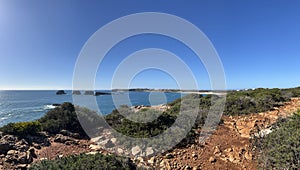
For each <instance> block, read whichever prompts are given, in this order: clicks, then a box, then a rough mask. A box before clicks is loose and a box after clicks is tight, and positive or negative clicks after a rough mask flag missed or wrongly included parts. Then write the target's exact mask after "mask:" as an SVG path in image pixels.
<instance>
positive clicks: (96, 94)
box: [95, 92, 111, 96]
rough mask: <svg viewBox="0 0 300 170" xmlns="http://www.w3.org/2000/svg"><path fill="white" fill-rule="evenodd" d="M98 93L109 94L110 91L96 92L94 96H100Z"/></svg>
mask: <svg viewBox="0 0 300 170" xmlns="http://www.w3.org/2000/svg"><path fill="white" fill-rule="evenodd" d="M100 95H111V93H107V92H96V93H95V96H100Z"/></svg>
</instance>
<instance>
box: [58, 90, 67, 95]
mask: <svg viewBox="0 0 300 170" xmlns="http://www.w3.org/2000/svg"><path fill="white" fill-rule="evenodd" d="M62 94H67V93H66V92H65V91H64V90H58V91H57V92H56V95H62Z"/></svg>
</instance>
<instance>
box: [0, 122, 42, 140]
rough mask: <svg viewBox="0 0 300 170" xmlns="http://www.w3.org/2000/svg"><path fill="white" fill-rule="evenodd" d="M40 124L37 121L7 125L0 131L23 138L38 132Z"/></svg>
mask: <svg viewBox="0 0 300 170" xmlns="http://www.w3.org/2000/svg"><path fill="white" fill-rule="evenodd" d="M40 130H41V124H40V122H38V121H33V122H18V123H9V124H7V125H5V126H3V127H1V128H0V131H2V132H3V133H6V134H11V135H16V136H19V137H25V136H26V135H35V134H36V133H38V132H40Z"/></svg>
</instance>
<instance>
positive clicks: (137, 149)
mask: <svg viewBox="0 0 300 170" xmlns="http://www.w3.org/2000/svg"><path fill="white" fill-rule="evenodd" d="M141 151H142V149H141V148H140V147H139V146H135V147H133V148H132V149H131V153H132V155H133V156H136V155H137V154H139V153H141Z"/></svg>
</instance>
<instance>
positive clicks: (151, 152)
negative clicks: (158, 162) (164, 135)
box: [146, 147, 154, 156]
mask: <svg viewBox="0 0 300 170" xmlns="http://www.w3.org/2000/svg"><path fill="white" fill-rule="evenodd" d="M153 153H154V151H153V149H152V147H147V148H146V156H150V155H152V154H153Z"/></svg>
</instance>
